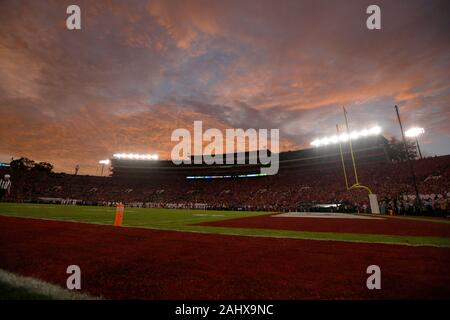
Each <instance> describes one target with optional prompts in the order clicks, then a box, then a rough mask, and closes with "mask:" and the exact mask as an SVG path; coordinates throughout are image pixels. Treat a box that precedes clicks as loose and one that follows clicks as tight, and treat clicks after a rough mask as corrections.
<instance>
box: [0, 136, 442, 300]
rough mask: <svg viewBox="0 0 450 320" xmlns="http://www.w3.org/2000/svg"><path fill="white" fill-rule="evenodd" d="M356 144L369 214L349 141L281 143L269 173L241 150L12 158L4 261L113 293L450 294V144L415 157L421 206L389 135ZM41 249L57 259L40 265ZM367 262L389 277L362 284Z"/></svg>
mask: <svg viewBox="0 0 450 320" xmlns="http://www.w3.org/2000/svg"><path fill="white" fill-rule="evenodd" d="M352 145H353V152H354V159H355V162H356V163H357V166H358V174H359V179H360V181H361V183H363V184H366V185H367V186H370V188H371V189H372V190H373V192H375V193H376V194H377V195H378V197H379V200H380V213H378V214H372V213H371V209H370V206H369V203H368V197H367V191H366V190H348V189H347V188H346V187H345V183H344V173H343V171H342V161H341V160H343V163H344V164H347V165H350V164H351V152H350V150H349V144H346V145H344V146H345V147H346V148H343V152H342V158H341V153H340V152H339V147H338V144H335V145H329V146H326V147H325V148H323V149H322V148H315V147H313V148H308V149H303V150H298V151H291V152H284V153H281V154H280V155H279V159H280V160H279V161H280V170H279V173H278V174H276V175H274V176H265V175H261V174H259V173H258V172H259V169H260V166H261V164H251V165H250V164H248V162H249V161H246V162H247V164H239V165H237V164H236V165H221V166H208V165H206V164H202V165H195V164H183V165H180V166H176V165H174V164H173V163H172V162H171V161H167V160H155V159H146V157H144V156H138V155H128V156H126V155H116V156H112V157H111V159H110V161H111V171H110V175H109V176H106V177H105V176H104V177H94V176H82V175H73V174H72V175H71V174H61V173H53V172H48V171H42V170H39V169H36V167H33V166H32V165H31V166H30V165H28V167H26V166H24V165H23V163H24V160H23V159H19V160H16V161H15V162H12V163H11V164H10V166H9V167H4V168H3V169H2V174H5V173H9V174H10V175H11V177H12V180H13V181H14V183H15V188H14V190H13V192H12V194H11V195H10V198H9V200H10V201H14V203H3V204H1V213H2V217H1V218H0V219H1V220H2V224H1V225H2V229H3V230H2V233H1V234H2V243H6V244H7V245H5V246H3V248H2V264H3V265H2V268H5V269H7V270H13V271H15V272H19V273H20V274H22V275H25V276H28V277H30V276H31V277H33V278H38V279H43V280H45V281H48V282H50V283H54V284H60V285H61V284H63V283H62V282H61V281H62V280H63V279H65V273H64V272H61V270H63V269H64V268H63V265H65V264H70V263H69V262H70V261H80V268H82V270H83V271H84V272H85V273H87V274H89V276H88V277H89V279H88V280H84V281H86V283H87V287H86V288H85V290H86V292H88V293H89V294H91V295H93V296H94V297H103V298H112V299H122V298H126V299H129V298H133V299H191V298H194V299H254V298H258V299H316V298H319V299H344V298H349V299H353V298H358V299H361V298H364V299H366V298H367V299H373V298H376V299H379V298H382V299H386V298H393V299H398V298H423V297H425V295H424V294H426V296H427V297H429V298H445V297H447V295H448V287H447V285H446V283H447V280H448V279H447V277H448V275H447V273H446V272H445V270H446V267H447V266H448V263H449V261H448V259H449V255H448V246H450V242H449V241H450V228H449V222H448V219H447V217H448V215H449V211H448V208H449V207H448V199H449V198H448V191H447V190H449V182H450V156H441V157H432V158H425V159H418V160H414V161H413V165H414V168H415V173H416V175H417V180H418V181H419V182H418V188H419V190H420V191H421V193H420V196H421V199H422V201H423V202H424V207H423V208H422V210H421V211H416V210H417V209H416V206H415V203H414V189H413V188H412V183H411V177H410V176H409V171H408V170H407V169H408V167H407V165H406V163H405V162H404V161H394V160H393V159H391V158H390V152H389V150H388V143H387V140H386V138H384V136H383V135H381V134H378V135H375V136H370V137H365V138H362V139H360V140H357V141H355V142H354V143H353V144H352ZM234 156H235V157H237V154H235V155H234ZM244 157H245V158H246V159H247V160H248V157H249V153H246V154H245V156H244ZM26 162H27V163H28V164H29V160H28V161H26ZM348 179H354V176H352V175H351V174H349V175H348ZM119 203H123V204H124V207H125V208H124V210H123V218H122V219H123V224H121V226H122V227H119V228H118V227H117V226H114V225H113V223H114V221H115V219H117V218H115V214H116V211H115V210H116V206H117V205H118V204H119ZM425 216H428V217H425ZM18 217H27V218H32V219H31V220H28V219H18ZM56 230H57V232H56ZM14 239H23V242H22V241H20V242H17V241H14ZM49 242H50V243H51V245H50V246H49V245H48V243H49ZM76 252H79V253H78V254H77V253H76ZM355 252H356V253H355ZM381 252H382V253H383V254H382V256H380V253H381ZM49 260H51V261H57V263H54V264H53V265H52V266H51V267H46V268H37V271H36V266H39V265H42V266H43V265H45V263H46V261H49ZM305 261H307V263H305ZM343 261H347V262H349V264H348V265H346V266H345V268H344V269H342V270H340V272H339V277H338V278H335V277H336V274H335V273H334V272H332V270H334V268H335V267H334V266H335V265H338V264H341V263H342V262H343ZM30 262H31V263H30ZM375 262H377V263H376V264H377V265H378V264H382V265H383V269H382V270H383V279H387V280H385V282H383V284H384V283H385V285H384V286H383V289H384V290H383V291H382V292H374V291H369V290H367V288H366V286H365V280H364V279H365V277H366V275H367V274H366V270H365V269H364V268H365V267H367V266H369V265H372V264H374V263H375ZM363 266H364V268H363ZM61 268H62V269H61ZM424 269H425V270H427V271H426V272H424V271H423V270H424ZM58 270H59V271H58ZM237 270H239V271H238V272H236V271H237ZM293 270H296V271H293ZM141 273H145V277H143V278H139V279H136V278H135V277H136V274H141ZM355 274H357V275H358V276H357V277H355ZM326 275H328V277H327V276H326ZM91 277H92V278H91ZM418 277H419V278H420V279H421V280H420V281H417V278H418ZM174 278H175V279H176V281H175V283H174V282H173V281H169V279H174ZM94 279H98V280H95V281H94ZM121 279H122V280H121ZM124 279H126V281H127V284H126V290H124V288H123V285H124V283H123V281H124ZM412 279H415V281H412ZM329 282H331V283H332V285H331V286H329V285H327V284H326V283H329ZM218 283H219V284H218ZM187 288H189V289H187Z"/></svg>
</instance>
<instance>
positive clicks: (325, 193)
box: [6, 156, 450, 215]
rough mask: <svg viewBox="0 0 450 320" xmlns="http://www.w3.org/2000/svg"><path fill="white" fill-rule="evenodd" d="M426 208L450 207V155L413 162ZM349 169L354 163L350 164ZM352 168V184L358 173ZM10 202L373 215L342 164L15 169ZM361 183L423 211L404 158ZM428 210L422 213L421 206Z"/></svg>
mask: <svg viewBox="0 0 450 320" xmlns="http://www.w3.org/2000/svg"><path fill="white" fill-rule="evenodd" d="M413 165H414V170H415V174H416V177H417V187H418V190H419V193H420V198H421V203H422V210H425V211H426V212H430V213H433V214H438V215H447V214H448V213H449V210H450V156H442V157H433V158H426V159H423V160H415V161H413ZM348 169H349V168H348ZM351 172H352V170H348V173H349V176H348V179H349V182H351V184H352V183H353V182H354V181H355V177H354V176H353V175H352V174H351ZM11 175H12V177H11V180H12V183H13V185H12V189H11V195H10V196H9V198H8V199H6V200H7V201H16V202H58V203H62V202H64V203H67V204H89V205H114V204H115V203H116V202H118V201H120V202H124V203H125V204H127V205H129V206H138V207H171V208H197V209H223V210H226V209H230V210H231V209H233V210H266V211H310V210H314V208H316V207H317V206H318V205H320V204H331V203H333V204H339V206H337V207H336V210H343V211H359V212H370V207H369V201H368V197H367V191H365V190H363V189H353V190H350V191H347V189H346V187H345V182H344V176H343V171H342V167H341V164H340V163H337V164H336V166H329V167H322V166H317V167H309V168H307V169H295V168H290V169H285V170H281V171H280V172H279V173H278V174H277V175H274V176H266V177H254V178H235V179H205V180H203V179H192V180H189V179H186V178H185V177H183V176H179V177H171V178H170V179H166V178H164V177H160V178H158V179H156V178H155V179H151V180H145V179H144V180H139V179H128V180H127V179H122V178H121V179H118V178H112V177H96V176H80V175H69V174H62V173H36V172H32V171H21V172H11ZM358 178H359V181H360V183H361V184H363V185H365V186H368V187H370V189H371V190H372V191H373V193H375V194H377V196H378V200H379V206H380V211H381V212H382V213H386V214H387V213H390V214H419V209H418V208H419V207H418V201H416V197H415V190H414V187H413V184H412V179H411V175H410V171H409V167H408V166H407V164H406V163H404V162H399V163H390V162H380V163H376V164H374V163H370V164H358ZM422 213H423V211H422Z"/></svg>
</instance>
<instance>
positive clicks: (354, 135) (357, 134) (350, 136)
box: [311, 126, 381, 147]
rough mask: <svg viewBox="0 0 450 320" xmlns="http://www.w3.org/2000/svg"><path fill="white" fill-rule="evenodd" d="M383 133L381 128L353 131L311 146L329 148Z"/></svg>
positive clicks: (317, 140)
mask: <svg viewBox="0 0 450 320" xmlns="http://www.w3.org/2000/svg"><path fill="white" fill-rule="evenodd" d="M380 133H381V128H380V127H379V126H375V127H372V128H370V129H364V130H361V131H352V132H350V133H343V134H340V135H334V136H330V137H324V138H321V139H315V140H314V141H313V142H311V145H312V146H314V147H321V146H327V145H330V144H336V143H340V142H347V141H349V140H357V139H359V138H363V137H368V136H376V135H379V134H380Z"/></svg>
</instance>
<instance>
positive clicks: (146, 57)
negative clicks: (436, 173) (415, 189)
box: [0, 0, 450, 174]
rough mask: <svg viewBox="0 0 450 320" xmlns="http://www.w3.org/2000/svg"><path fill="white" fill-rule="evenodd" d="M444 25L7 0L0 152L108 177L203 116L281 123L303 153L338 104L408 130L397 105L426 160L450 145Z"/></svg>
mask: <svg viewBox="0 0 450 320" xmlns="http://www.w3.org/2000/svg"><path fill="white" fill-rule="evenodd" d="M70 4H78V5H79V6H80V7H81V19H82V30H75V31H69V30H67V29H66V18H67V14H66V8H67V6H68V5H70ZM370 4H378V5H379V6H380V8H381V25H382V29H381V30H368V29H367V28H366V19H367V17H368V15H367V14H366V8H367V6H369V5H370ZM449 31H450V5H449V1H433V0H424V1H412V0H411V1H372V0H370V1H365V0H362V1H334V0H329V1H317V0H311V1H300V0H292V1H288V0H279V1H276V0H274V1H261V0H244V1H242V0H241V1H230V0H227V1H225V0H220V1H219V0H216V1H214V0H205V1H194V0H184V1H167V0H162V1H153V0H149V1H144V0H140V1H105V0H96V1H80V0H69V1H64V0H62V1H61V0H55V1H48V0H41V1H35V0H30V1H19V0H18V1H14V0H2V1H0V160H2V161H6V160H9V159H10V158H11V157H20V156H26V157H29V158H31V159H34V160H37V161H49V162H51V163H52V164H54V165H55V170H56V171H66V172H73V168H74V167H75V165H76V164H79V165H80V173H81V174H88V173H89V174H98V173H99V166H98V164H97V162H98V160H100V159H104V158H108V157H109V156H111V155H112V154H113V153H116V152H135V153H158V154H159V155H160V156H161V157H162V158H165V159H168V158H169V155H170V151H171V149H172V147H173V146H174V144H175V143H173V142H171V141H170V135H171V132H172V130H174V129H176V128H188V129H190V128H192V125H193V121H194V120H203V122H204V127H205V128H208V127H215V128H220V129H223V128H244V129H246V128H256V129H258V128H267V129H272V128H274V129H276V128H278V129H280V138H281V149H282V150H294V149H297V148H305V147H309V143H310V141H312V140H313V139H314V138H316V137H321V136H324V135H330V134H334V132H335V125H336V123H343V116H342V106H343V105H345V106H346V108H347V110H348V112H349V121H350V126H351V127H352V128H354V129H362V128H365V127H371V126H373V125H374V124H378V125H379V126H381V127H382V128H383V131H384V134H385V136H386V137H390V136H396V137H398V138H399V137H400V131H399V128H398V124H397V122H396V115H395V112H394V108H393V107H394V105H396V104H397V105H398V106H399V107H400V111H401V114H402V118H403V122H404V126H405V127H406V128H408V127H411V126H416V125H418V126H421V127H424V128H425V130H426V133H425V135H424V136H422V137H421V138H420V142H421V147H422V149H423V150H422V151H423V153H424V154H425V155H435V154H439V155H441V154H449V153H450V64H449V62H450V37H449V35H450V33H449Z"/></svg>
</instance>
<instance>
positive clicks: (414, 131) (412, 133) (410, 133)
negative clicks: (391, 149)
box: [405, 127, 425, 159]
mask: <svg viewBox="0 0 450 320" xmlns="http://www.w3.org/2000/svg"><path fill="white" fill-rule="evenodd" d="M424 133H425V129H424V128H416V127H415V128H411V129H408V130H406V131H405V136H406V137H408V138H415V139H416V146H417V151H418V152H419V157H420V159H422V151H420V146H419V139H418V137H419V136H420V135H421V134H424Z"/></svg>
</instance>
